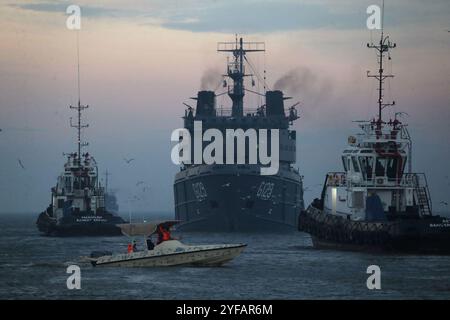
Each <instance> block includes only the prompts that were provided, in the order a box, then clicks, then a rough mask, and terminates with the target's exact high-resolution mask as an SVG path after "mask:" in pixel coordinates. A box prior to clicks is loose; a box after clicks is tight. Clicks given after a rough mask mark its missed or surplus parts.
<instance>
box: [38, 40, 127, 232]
mask: <svg viewBox="0 0 450 320" xmlns="http://www.w3.org/2000/svg"><path fill="white" fill-rule="evenodd" d="M77 39H78V38H77ZM77 46H78V42H77ZM78 59H79V56H78ZM79 70H80V68H79V61H78V105H77V106H75V107H74V106H70V109H74V110H76V111H77V112H78V121H77V123H75V124H73V123H72V119H70V126H71V127H73V128H76V129H77V133H78V137H77V138H78V139H77V142H78V152H73V153H69V154H66V156H67V162H66V163H65V165H64V171H63V172H62V173H61V174H60V175H59V177H58V179H57V183H56V186H55V187H53V188H52V189H51V191H52V197H51V203H50V205H49V206H48V207H47V209H46V210H45V211H43V212H41V214H40V215H39V217H38V219H37V222H36V224H37V228H38V230H39V231H40V232H41V233H42V234H44V235H47V236H119V235H121V230H120V228H119V227H118V226H116V224H121V223H125V221H124V220H123V219H122V218H121V217H120V216H118V215H116V214H113V213H111V212H109V211H108V210H107V209H106V203H105V188H104V187H102V186H101V184H100V181H99V179H98V167H97V163H96V161H95V159H94V157H93V156H92V155H90V154H89V153H88V152H86V153H83V154H82V153H81V149H82V147H84V146H87V143H86V142H82V141H81V130H82V129H83V128H87V127H88V125H87V124H82V122H81V113H82V111H83V110H85V109H87V108H88V107H89V106H88V105H82V104H81V102H80V81H79V79H80V74H79Z"/></svg>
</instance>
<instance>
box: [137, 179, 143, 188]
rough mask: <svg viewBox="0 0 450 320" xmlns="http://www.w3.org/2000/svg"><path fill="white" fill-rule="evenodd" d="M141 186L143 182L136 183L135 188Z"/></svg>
mask: <svg viewBox="0 0 450 320" xmlns="http://www.w3.org/2000/svg"><path fill="white" fill-rule="evenodd" d="M141 184H144V181H142V180H141V181H138V182H136V187H138V186H140V185H141Z"/></svg>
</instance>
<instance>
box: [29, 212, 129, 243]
mask: <svg viewBox="0 0 450 320" xmlns="http://www.w3.org/2000/svg"><path fill="white" fill-rule="evenodd" d="M120 223H124V220H123V219H122V218H121V217H118V216H114V215H112V214H107V215H103V216H89V215H80V216H78V217H73V216H71V217H67V218H63V219H62V220H61V221H60V222H59V223H56V219H54V218H51V217H50V216H49V215H48V214H47V213H46V212H42V213H41V214H40V215H39V217H38V220H37V222H36V224H37V227H38V229H39V231H40V232H41V233H42V234H43V235H45V236H54V237H74V236H120V235H122V233H121V230H120V228H119V227H117V225H116V224H120Z"/></svg>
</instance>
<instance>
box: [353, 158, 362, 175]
mask: <svg viewBox="0 0 450 320" xmlns="http://www.w3.org/2000/svg"><path fill="white" fill-rule="evenodd" d="M352 162H353V170H354V171H355V172H360V171H359V166H358V161H356V157H352Z"/></svg>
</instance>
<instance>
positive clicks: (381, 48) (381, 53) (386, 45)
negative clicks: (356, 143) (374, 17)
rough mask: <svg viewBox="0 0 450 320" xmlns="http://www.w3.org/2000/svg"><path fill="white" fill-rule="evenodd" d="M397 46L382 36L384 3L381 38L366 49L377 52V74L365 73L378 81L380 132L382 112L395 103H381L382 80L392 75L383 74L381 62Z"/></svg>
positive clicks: (382, 30) (382, 95) (382, 96)
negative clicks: (377, 42)
mask: <svg viewBox="0 0 450 320" xmlns="http://www.w3.org/2000/svg"><path fill="white" fill-rule="evenodd" d="M396 46H397V45H396V44H395V43H391V41H390V39H389V36H384V1H383V5H382V13H381V38H380V42H379V44H378V45H376V44H373V43H370V44H369V43H368V44H367V47H368V48H371V49H375V50H376V51H377V57H378V74H377V75H371V74H370V71H367V77H369V78H375V79H376V80H378V120H377V129H378V130H381V127H382V124H383V120H382V110H383V109H384V108H385V107H388V106H393V105H395V101H392V102H389V103H385V102H384V101H383V98H384V92H383V91H384V89H383V85H384V80H386V79H387V78H393V77H394V75H392V74H385V73H384V69H383V62H384V58H385V53H387V55H388V59H389V60H391V56H390V54H389V49H393V48H395V47H396Z"/></svg>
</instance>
